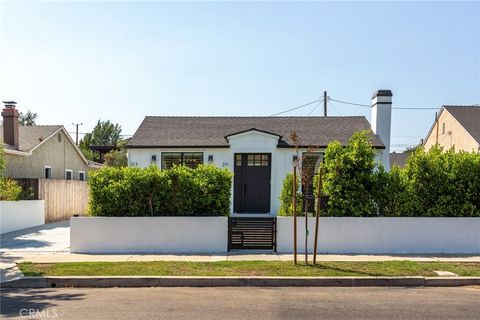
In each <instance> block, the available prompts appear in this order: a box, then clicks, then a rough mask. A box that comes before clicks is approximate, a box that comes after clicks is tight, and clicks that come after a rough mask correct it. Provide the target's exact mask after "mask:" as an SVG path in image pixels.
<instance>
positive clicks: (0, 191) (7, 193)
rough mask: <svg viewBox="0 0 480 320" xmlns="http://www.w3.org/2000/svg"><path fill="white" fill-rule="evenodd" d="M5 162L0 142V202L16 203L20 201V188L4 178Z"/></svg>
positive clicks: (15, 183) (12, 181)
mask: <svg viewBox="0 0 480 320" xmlns="http://www.w3.org/2000/svg"><path fill="white" fill-rule="evenodd" d="M6 166H7V160H6V159H5V154H4V151H3V144H2V143H1V142H0V201H16V200H19V199H20V196H21V193H22V187H20V186H19V185H18V184H17V182H16V181H14V180H12V179H10V178H7V177H5V176H4V171H5V168H6Z"/></svg>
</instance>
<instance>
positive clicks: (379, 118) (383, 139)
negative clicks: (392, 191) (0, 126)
mask: <svg viewBox="0 0 480 320" xmlns="http://www.w3.org/2000/svg"><path fill="white" fill-rule="evenodd" d="M391 109H392V93H391V92H390V90H380V91H378V92H376V93H375V94H374V96H373V98H372V125H370V124H369V123H368V121H367V119H366V118H365V117H363V116H355V117H145V119H144V120H143V122H142V123H141V125H140V127H139V128H138V129H137V131H136V132H135V134H134V135H133V137H132V138H131V139H130V141H129V143H128V145H127V152H128V163H129V165H130V166H139V167H147V166H149V165H151V164H156V165H157V166H159V167H160V168H162V169H165V168H170V167H172V166H173V165H175V164H183V165H186V166H189V167H195V166H197V165H199V164H203V163H204V164H214V165H216V166H219V167H224V168H228V169H230V170H231V171H232V172H234V179H233V180H234V181H233V196H232V203H231V211H232V212H234V213H273V214H275V213H276V212H277V210H278V208H279V199H278V198H279V196H280V192H281V188H282V182H283V179H284V178H285V175H286V174H287V173H289V172H292V166H293V161H294V159H295V158H296V155H297V153H296V150H295V145H294V142H293V141H292V140H291V137H290V134H291V132H292V131H293V130H295V131H296V133H297V135H298V138H299V144H300V145H299V152H300V153H302V154H303V155H305V156H309V157H310V159H312V160H314V161H317V164H318V163H319V162H320V161H321V159H322V153H323V151H324V150H325V148H326V147H327V145H328V144H329V143H330V142H331V141H333V140H337V141H339V142H340V143H342V144H343V145H346V144H347V143H348V140H349V138H350V137H351V136H352V134H353V133H354V132H357V131H361V130H370V129H371V130H372V132H373V133H372V142H373V147H374V148H375V149H376V150H377V152H378V156H377V160H378V162H382V163H383V164H384V165H385V167H386V168H387V170H388V169H389V168H390V165H389V153H390V124H391ZM311 148H315V149H316V151H317V152H315V153H311V152H309V149H311Z"/></svg>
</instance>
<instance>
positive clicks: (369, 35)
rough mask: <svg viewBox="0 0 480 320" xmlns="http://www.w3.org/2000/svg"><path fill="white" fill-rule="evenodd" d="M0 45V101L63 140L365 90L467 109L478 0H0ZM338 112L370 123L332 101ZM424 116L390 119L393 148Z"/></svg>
mask: <svg viewBox="0 0 480 320" xmlns="http://www.w3.org/2000/svg"><path fill="white" fill-rule="evenodd" d="M0 37H1V38H0V41H1V53H0V54H1V56H0V68H1V69H0V99H2V100H7V99H8V100H16V101H17V102H18V107H19V109H20V110H21V111H26V109H31V110H33V111H34V112H37V113H38V114H39V123H40V124H64V125H65V126H66V127H67V129H68V130H69V131H72V129H73V126H72V125H71V123H72V122H83V123H84V126H83V127H82V128H81V131H89V130H91V129H92V127H93V125H94V124H95V122H96V120H97V119H99V118H102V119H110V120H112V121H114V122H118V123H119V124H121V126H122V128H123V133H125V134H132V133H133V132H134V131H135V130H136V128H137V127H138V125H139V124H140V122H141V121H142V119H143V117H144V116H145V115H269V114H272V113H275V112H278V111H282V110H284V109H288V108H290V107H294V106H298V105H301V104H303V103H306V102H309V101H312V100H315V99H316V98H318V97H320V96H322V95H323V91H324V90H327V91H328V94H329V96H331V97H332V98H336V99H339V100H348V101H354V102H359V103H363V104H369V103H370V98H371V95H372V93H373V91H375V90H376V89H391V90H392V91H393V93H394V97H393V99H394V105H395V106H401V107H440V106H441V105H442V104H476V103H480V4H479V2H470V3H468V2H464V3H459V2H455V3H453V2H452V3H449V2H421V3H420V2H418V3H417V2H396V3H388V2H365V3H362V2H354V3H350V2H337V3H331V2H305V3H297V2H295V3H293V2H277V3H272V2H259V3H253V2H249V3H233V2H190V3H188V2H187V3H162V2H145V3H133V2H132V3H127V2H118V3H117V2H84V3H68V2H61V3H51V2H48V3H23V2H19V3H17V2H2V3H0ZM334 108H335V109H334ZM310 110H311V108H305V109H301V110H298V111H296V112H292V113H291V115H306V114H308V113H309V112H310ZM338 113H339V114H341V115H362V114H364V115H366V116H367V117H368V118H369V110H368V109H366V108H359V107H353V106H346V105H342V104H339V103H334V104H333V105H332V106H331V107H330V114H331V115H337V114H338ZM312 114H313V115H320V114H321V108H318V109H317V110H315V111H314V112H313V113H312ZM434 114H435V111H434V110H429V111H407V110H395V111H394V112H393V119H392V120H393V127H392V130H393V131H392V140H393V141H392V143H393V144H394V145H396V146H397V147H396V148H395V149H397V150H398V149H402V148H403V144H412V143H414V142H415V141H418V140H419V139H420V138H422V137H424V136H425V135H426V133H427V131H428V129H429V127H430V125H431V123H432V121H433V118H434Z"/></svg>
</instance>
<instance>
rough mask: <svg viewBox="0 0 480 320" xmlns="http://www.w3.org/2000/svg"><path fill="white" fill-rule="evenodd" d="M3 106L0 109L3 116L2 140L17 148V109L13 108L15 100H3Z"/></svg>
mask: <svg viewBox="0 0 480 320" xmlns="http://www.w3.org/2000/svg"><path fill="white" fill-rule="evenodd" d="M3 103H4V104H5V108H4V109H3V111H2V117H3V142H4V143H6V144H9V145H11V146H14V147H15V149H17V150H18V147H19V133H18V110H17V109H16V108H15V105H16V104H17V103H16V102H15V101H3Z"/></svg>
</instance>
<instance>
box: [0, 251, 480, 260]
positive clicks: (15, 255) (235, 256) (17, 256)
mask: <svg viewBox="0 0 480 320" xmlns="http://www.w3.org/2000/svg"><path fill="white" fill-rule="evenodd" d="M4 259H5V260H10V261H15V262H26V261H29V262H36V263H56V262H88V261H90V262H96V261H107V262H108V261H111V262H125V261H197V262H211V261H252V260H257V261H258V260H261V261H292V260H293V255H292V254H279V253H256V252H247V253H244V252H228V253H218V254H214V253H213V254H75V253H69V252H41V253H39V252H12V251H10V252H4V253H2V260H4ZM304 259H305V257H304V255H298V260H299V261H304ZM312 259H313V255H309V261H312ZM401 260H410V261H421V262H429V261H445V262H480V256H451V255H448V256H442V255H438V256H424V255H422V256H420V255H418V256H417V255H334V254H328V255H325V254H322V255H317V261H401Z"/></svg>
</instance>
